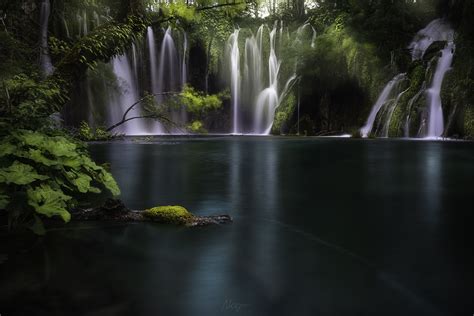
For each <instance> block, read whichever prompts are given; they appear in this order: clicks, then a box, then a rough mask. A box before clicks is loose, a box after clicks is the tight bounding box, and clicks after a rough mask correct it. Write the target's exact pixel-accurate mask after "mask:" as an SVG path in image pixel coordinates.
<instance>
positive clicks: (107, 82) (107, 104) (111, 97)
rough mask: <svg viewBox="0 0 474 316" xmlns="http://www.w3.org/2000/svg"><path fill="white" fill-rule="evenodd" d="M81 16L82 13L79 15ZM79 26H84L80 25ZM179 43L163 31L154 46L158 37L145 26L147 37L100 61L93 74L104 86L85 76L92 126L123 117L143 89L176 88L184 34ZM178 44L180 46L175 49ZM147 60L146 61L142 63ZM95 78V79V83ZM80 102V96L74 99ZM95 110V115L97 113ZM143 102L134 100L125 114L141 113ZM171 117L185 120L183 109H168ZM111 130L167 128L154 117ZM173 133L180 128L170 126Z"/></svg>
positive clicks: (181, 74) (181, 75)
mask: <svg viewBox="0 0 474 316" xmlns="http://www.w3.org/2000/svg"><path fill="white" fill-rule="evenodd" d="M81 19H82V17H81ZM81 29H82V30H84V29H83V27H82V26H81ZM179 38H180V39H182V41H183V42H182V43H180V44H182V45H178V46H177V45H175V42H174V39H173V36H172V30H171V29H170V28H169V29H167V30H166V31H165V32H164V33H163V39H162V41H161V45H160V46H159V48H160V49H159V51H158V49H157V39H156V38H155V35H154V32H153V29H152V28H151V27H149V28H148V29H147V34H146V37H143V38H141V39H140V38H139V39H137V41H136V42H134V43H132V45H131V47H130V49H129V50H128V51H127V52H125V53H124V54H122V55H119V56H116V57H115V58H113V59H112V60H111V61H110V62H109V63H107V64H101V67H98V70H97V71H98V72H96V73H95V75H94V76H95V77H96V78H97V80H99V82H103V83H104V86H103V88H102V87H101V88H97V87H94V86H92V85H93V84H94V83H93V81H91V80H89V79H88V78H86V79H85V82H84V85H85V88H84V92H83V96H84V99H85V100H86V101H87V102H88V106H87V109H89V112H88V114H87V115H86V117H87V118H88V121H89V124H90V125H91V126H98V125H102V124H104V123H106V124H107V126H110V125H112V124H115V123H117V122H119V121H120V120H121V119H122V116H123V114H124V113H125V111H126V110H127V109H128V108H129V107H130V106H131V105H132V104H134V103H135V102H137V101H138V100H139V99H140V98H142V97H143V96H144V94H145V91H150V92H151V93H154V94H157V93H161V92H168V91H175V92H176V91H179V90H180V89H181V88H182V87H183V85H184V84H185V82H186V80H187V79H186V75H187V61H186V60H187V59H186V55H187V50H188V42H187V37H186V34H184V33H183V34H182V36H180V37H179ZM178 48H179V49H178ZM145 63H146V64H145ZM97 80H96V81H95V82H96V83H95V84H96V85H97ZM156 101H157V102H158V103H160V102H163V96H157V97H156ZM75 102H82V100H75ZM96 114H97V115H96ZM141 114H142V105H141V104H137V105H136V106H135V107H134V109H133V110H132V111H130V112H129V113H128V115H127V118H131V117H136V116H140V115H141ZM169 114H170V118H171V119H172V120H173V121H174V122H175V123H178V124H180V125H181V124H182V125H184V124H185V123H186V112H185V111H184V109H179V110H174V109H172V110H170V111H169ZM113 132H118V133H124V134H128V135H138V134H164V133H166V132H167V130H165V128H164V127H163V125H162V124H160V123H159V122H158V121H154V120H146V119H133V120H130V121H128V122H126V123H124V124H123V125H121V126H119V127H117V129H115V130H114V131H113ZM171 132H173V133H179V132H181V131H178V130H171Z"/></svg>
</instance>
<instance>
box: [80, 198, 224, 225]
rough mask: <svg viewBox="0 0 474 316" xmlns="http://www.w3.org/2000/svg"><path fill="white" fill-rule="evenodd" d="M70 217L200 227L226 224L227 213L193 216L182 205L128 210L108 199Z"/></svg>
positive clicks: (119, 202)
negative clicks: (102, 203)
mask: <svg viewBox="0 0 474 316" xmlns="http://www.w3.org/2000/svg"><path fill="white" fill-rule="evenodd" d="M71 215H72V219H73V220H79V221H119V222H157V223H163V224H174V225H183V226H186V227H202V226H208V225H220V224H228V223H231V222H232V218H231V217H230V216H229V215H213V216H195V215H193V214H192V213H190V212H189V211H188V210H187V209H185V208H184V207H182V206H177V205H174V206H173V205H168V206H157V207H153V208H151V209H146V210H130V209H129V208H127V207H126V206H125V205H124V204H123V202H122V201H121V200H115V199H108V200H106V201H105V203H104V205H102V206H100V207H96V208H87V209H82V208H76V209H74V210H72V211H71Z"/></svg>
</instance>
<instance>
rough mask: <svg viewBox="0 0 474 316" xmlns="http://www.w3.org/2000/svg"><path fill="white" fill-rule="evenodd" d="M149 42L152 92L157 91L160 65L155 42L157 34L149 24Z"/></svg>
mask: <svg viewBox="0 0 474 316" xmlns="http://www.w3.org/2000/svg"><path fill="white" fill-rule="evenodd" d="M146 34H147V44H148V55H149V58H150V76H151V92H152V93H157V92H158V91H157V90H156V88H157V87H158V75H157V71H158V66H157V62H156V46H155V45H156V44H155V34H154V33H153V29H152V28H151V27H150V26H149V27H148V28H147V33H146Z"/></svg>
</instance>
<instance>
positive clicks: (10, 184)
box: [0, 129, 120, 232]
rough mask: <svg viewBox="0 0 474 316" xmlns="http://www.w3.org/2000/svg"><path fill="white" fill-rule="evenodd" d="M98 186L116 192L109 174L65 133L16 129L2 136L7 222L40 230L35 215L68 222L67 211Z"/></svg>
mask: <svg viewBox="0 0 474 316" xmlns="http://www.w3.org/2000/svg"><path fill="white" fill-rule="evenodd" d="M101 188H105V189H106V190H107V191H109V192H110V193H112V194H113V195H118V194H120V190H119V188H118V186H117V183H116V182H115V180H114V179H113V178H112V176H111V175H110V173H108V172H107V171H106V170H105V169H104V168H103V167H101V166H99V165H97V164H96V163H94V162H93V161H92V160H91V159H90V157H89V155H88V154H87V152H86V149H85V147H83V146H82V145H80V144H78V143H75V142H74V141H72V140H71V139H70V138H68V137H66V136H52V135H47V134H43V133H39V132H34V131H30V130H23V129H19V130H14V131H12V132H10V133H9V134H8V135H7V136H5V137H4V138H3V139H2V144H1V145H0V208H1V209H6V210H7V211H8V214H9V222H10V225H17V224H21V223H26V224H27V225H29V227H30V228H34V230H35V231H36V232H41V231H43V228H42V225H41V222H39V217H38V215H41V216H46V217H53V216H59V217H61V218H62V219H63V220H64V221H65V222H68V221H69V220H70V214H69V212H68V210H67V209H68V208H69V207H73V206H74V205H76V204H77V203H82V202H85V201H87V195H88V194H90V193H96V194H97V193H101V191H102V189H101Z"/></svg>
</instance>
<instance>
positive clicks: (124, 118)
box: [106, 91, 181, 132]
mask: <svg viewBox="0 0 474 316" xmlns="http://www.w3.org/2000/svg"><path fill="white" fill-rule="evenodd" d="M179 93H180V92H174V91H168V92H160V93H153V94H148V95H146V96H144V97H142V98H141V99H139V100H138V101H136V102H135V103H133V104H132V105H130V106H129V107H128V108H127V110H126V111H125V112H124V114H123V116H122V119H121V120H120V121H119V122H117V123H115V124H114V125H112V126H110V127H108V128H107V129H106V131H107V132H110V131H111V130H113V129H115V128H117V127H119V126H120V125H122V124H124V123H126V122H128V121H131V120H135V119H155V120H159V121H162V122H166V123H167V124H170V125H174V126H175V127H176V128H178V129H181V127H180V126H179V125H178V124H176V123H175V122H173V121H172V120H170V119H169V118H168V117H166V116H165V115H160V114H148V115H139V116H133V117H129V118H127V115H128V114H129V113H130V111H131V110H133V108H134V107H135V106H136V105H137V104H140V103H141V102H143V101H145V100H146V99H147V98H149V97H156V96H159V95H176V94H179Z"/></svg>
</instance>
